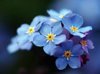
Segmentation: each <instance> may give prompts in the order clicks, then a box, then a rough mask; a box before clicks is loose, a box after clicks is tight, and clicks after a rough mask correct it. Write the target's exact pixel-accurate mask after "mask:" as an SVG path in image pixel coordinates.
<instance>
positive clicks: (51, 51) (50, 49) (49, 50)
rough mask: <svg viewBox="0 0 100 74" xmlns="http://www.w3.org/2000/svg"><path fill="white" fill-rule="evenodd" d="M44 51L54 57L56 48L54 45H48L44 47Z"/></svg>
mask: <svg viewBox="0 0 100 74" xmlns="http://www.w3.org/2000/svg"><path fill="white" fill-rule="evenodd" d="M43 50H44V52H45V53H46V54H48V55H50V56H52V55H54V53H55V51H56V46H55V45H54V44H53V43H48V44H47V45H46V46H44V48H43Z"/></svg>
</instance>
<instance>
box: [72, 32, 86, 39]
mask: <svg viewBox="0 0 100 74" xmlns="http://www.w3.org/2000/svg"><path fill="white" fill-rule="evenodd" d="M73 35H75V36H79V37H81V38H83V37H85V36H86V34H82V33H80V32H76V33H73Z"/></svg>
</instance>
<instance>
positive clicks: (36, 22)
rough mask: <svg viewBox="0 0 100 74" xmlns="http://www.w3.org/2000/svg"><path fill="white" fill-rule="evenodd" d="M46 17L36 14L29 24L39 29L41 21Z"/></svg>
mask: <svg viewBox="0 0 100 74" xmlns="http://www.w3.org/2000/svg"><path fill="white" fill-rule="evenodd" d="M46 19H47V17H45V16H36V17H35V18H34V19H33V21H32V23H31V25H30V26H33V27H34V28H35V31H38V30H39V29H40V27H41V25H42V23H43V22H44V21H46Z"/></svg>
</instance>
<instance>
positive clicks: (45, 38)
mask: <svg viewBox="0 0 100 74" xmlns="http://www.w3.org/2000/svg"><path fill="white" fill-rule="evenodd" d="M62 31H63V28H62V26H61V23H60V22H57V23H55V24H53V26H50V25H48V24H43V25H42V27H41V29H40V34H38V35H37V36H35V37H34V40H33V43H34V44H35V45H36V46H39V47H42V46H44V48H43V49H44V52H45V53H46V54H48V55H53V53H54V51H55V50H54V49H55V47H56V45H58V44H60V43H62V42H64V41H65V40H66V36H65V35H64V34H61V33H62Z"/></svg>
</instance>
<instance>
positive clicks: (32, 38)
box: [29, 32, 39, 42]
mask: <svg viewBox="0 0 100 74" xmlns="http://www.w3.org/2000/svg"><path fill="white" fill-rule="evenodd" d="M37 35H39V32H34V33H33V34H32V35H31V36H30V37H29V41H30V42H32V41H33V40H34V37H35V36H37Z"/></svg>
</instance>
